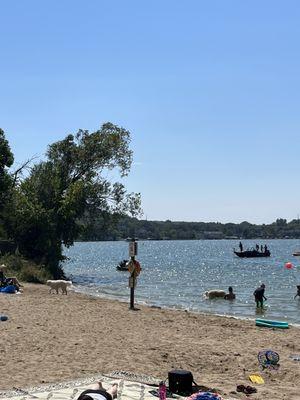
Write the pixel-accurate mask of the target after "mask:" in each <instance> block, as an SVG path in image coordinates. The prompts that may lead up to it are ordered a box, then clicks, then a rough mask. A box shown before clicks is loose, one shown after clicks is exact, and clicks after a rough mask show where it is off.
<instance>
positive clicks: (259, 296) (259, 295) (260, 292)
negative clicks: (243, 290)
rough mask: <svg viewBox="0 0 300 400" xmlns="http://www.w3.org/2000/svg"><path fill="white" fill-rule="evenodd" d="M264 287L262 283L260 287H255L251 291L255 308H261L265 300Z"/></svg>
mask: <svg viewBox="0 0 300 400" xmlns="http://www.w3.org/2000/svg"><path fill="white" fill-rule="evenodd" d="M265 287H266V285H265V284H264V283H262V284H261V285H260V287H258V288H257V289H255V290H254V292H253V296H254V298H255V301H256V307H257V308H263V305H264V300H267V298H266V297H265Z"/></svg>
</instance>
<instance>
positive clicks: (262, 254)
mask: <svg viewBox="0 0 300 400" xmlns="http://www.w3.org/2000/svg"><path fill="white" fill-rule="evenodd" d="M234 254H235V255H237V256H238V257H241V258H254V257H270V255H271V253H270V251H269V250H267V251H265V252H260V251H256V250H246V251H234Z"/></svg>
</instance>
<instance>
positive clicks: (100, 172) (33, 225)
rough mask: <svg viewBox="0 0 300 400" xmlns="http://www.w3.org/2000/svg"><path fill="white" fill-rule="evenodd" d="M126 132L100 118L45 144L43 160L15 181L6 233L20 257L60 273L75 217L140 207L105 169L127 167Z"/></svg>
mask: <svg viewBox="0 0 300 400" xmlns="http://www.w3.org/2000/svg"><path fill="white" fill-rule="evenodd" d="M129 144H130V132H129V131H127V130H125V129H124V128H121V127H118V126H116V125H113V124H111V123H106V124H104V125H102V127H101V128H100V129H99V130H98V131H96V132H92V133H89V132H88V131H86V130H79V131H78V133H77V134H76V135H68V136H67V137H66V138H65V139H64V140H62V141H59V142H56V143H54V144H52V145H50V146H49V148H48V151H47V154H46V157H47V158H46V160H45V161H42V162H40V163H38V164H36V165H35V166H34V167H33V168H32V171H31V173H30V175H29V176H28V177H27V178H25V179H24V180H23V182H22V183H21V184H20V185H19V187H18V190H17V192H16V196H15V198H14V203H15V214H14V217H13V218H11V221H10V232H11V235H13V236H14V239H15V241H16V242H17V243H18V246H19V250H20V251H21V252H22V253H23V254H25V255H26V256H28V257H30V258H33V259H35V260H36V261H37V262H40V263H44V264H45V265H46V266H47V267H48V270H49V271H50V273H52V275H53V276H54V277H55V278H58V277H61V276H63V270H62V269H61V267H60V261H62V260H63V259H64V257H63V253H62V245H65V246H71V245H72V244H73V243H74V240H75V239H76V238H77V237H78V235H79V233H80V227H81V225H80V223H79V222H80V218H83V217H84V218H87V217H93V216H96V215H99V213H104V214H105V213H109V214H114V215H116V214H130V215H131V216H136V215H138V213H139V212H140V195H139V194H135V193H130V194H128V193H127V192H126V190H125V187H124V185H123V184H122V183H120V182H110V181H109V180H108V179H107V178H106V177H105V174H106V172H107V171H108V170H112V169H118V170H119V172H120V176H121V177H124V176H126V175H127V174H128V173H129V171H130V167H131V162H132V151H131V150H130V148H129Z"/></svg>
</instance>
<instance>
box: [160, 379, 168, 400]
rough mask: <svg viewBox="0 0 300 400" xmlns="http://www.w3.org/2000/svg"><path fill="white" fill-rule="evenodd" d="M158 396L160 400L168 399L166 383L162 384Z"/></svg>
mask: <svg viewBox="0 0 300 400" xmlns="http://www.w3.org/2000/svg"><path fill="white" fill-rule="evenodd" d="M158 396H159V400H166V398H167V386H166V384H165V382H163V381H162V382H160V384H159V388H158Z"/></svg>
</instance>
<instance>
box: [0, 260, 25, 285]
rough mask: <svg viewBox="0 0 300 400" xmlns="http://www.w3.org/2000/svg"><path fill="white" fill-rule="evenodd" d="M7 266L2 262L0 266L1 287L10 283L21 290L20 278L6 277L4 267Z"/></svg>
mask: <svg viewBox="0 0 300 400" xmlns="http://www.w3.org/2000/svg"><path fill="white" fill-rule="evenodd" d="M5 268H6V265H4V264H2V265H1V266H0V287H5V286H8V285H13V286H15V288H16V290H17V291H19V290H20V286H21V284H20V282H19V281H18V279H17V278H16V277H15V276H12V277H9V278H8V277H6V276H5V274H4V271H3V270H4V269H5Z"/></svg>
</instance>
